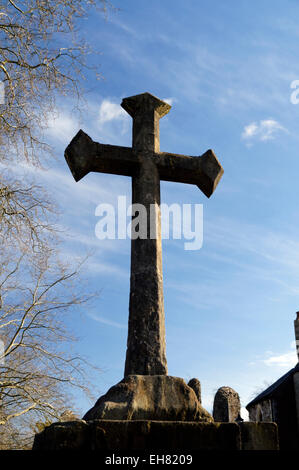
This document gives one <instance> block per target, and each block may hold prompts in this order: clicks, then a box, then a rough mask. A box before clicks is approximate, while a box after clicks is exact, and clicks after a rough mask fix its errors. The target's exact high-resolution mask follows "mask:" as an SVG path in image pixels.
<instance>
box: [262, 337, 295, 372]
mask: <svg viewBox="0 0 299 470" xmlns="http://www.w3.org/2000/svg"><path fill="white" fill-rule="evenodd" d="M266 354H267V356H268V357H266V358H265V359H262V362H263V363H264V364H265V365H266V366H269V367H272V366H276V367H286V368H291V367H294V366H295V365H296V363H297V362H298V358H297V353H296V344H295V341H292V343H291V344H290V351H287V352H285V353H282V354H273V353H271V352H268V353H266Z"/></svg>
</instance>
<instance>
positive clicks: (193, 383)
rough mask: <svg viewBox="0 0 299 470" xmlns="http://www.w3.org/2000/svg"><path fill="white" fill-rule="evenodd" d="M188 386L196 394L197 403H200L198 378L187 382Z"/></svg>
mask: <svg viewBox="0 0 299 470" xmlns="http://www.w3.org/2000/svg"><path fill="white" fill-rule="evenodd" d="M188 386H189V387H191V388H192V389H193V390H194V392H195V395H196V396H197V400H198V401H199V403H201V385H200V381H199V380H198V379H191V380H189V382H188Z"/></svg>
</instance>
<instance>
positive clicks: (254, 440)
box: [239, 421, 279, 450]
mask: <svg viewBox="0 0 299 470" xmlns="http://www.w3.org/2000/svg"><path fill="white" fill-rule="evenodd" d="M239 426H240V430H241V442H242V450H279V445H278V431H277V424H275V423H252V422H248V421H247V422H244V423H240V424H239Z"/></svg>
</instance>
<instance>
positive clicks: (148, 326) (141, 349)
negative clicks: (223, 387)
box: [122, 95, 170, 376]
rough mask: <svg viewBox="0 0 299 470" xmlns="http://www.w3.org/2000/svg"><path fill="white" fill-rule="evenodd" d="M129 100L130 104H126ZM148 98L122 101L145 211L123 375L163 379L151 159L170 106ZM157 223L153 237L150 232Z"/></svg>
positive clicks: (156, 189)
mask: <svg viewBox="0 0 299 470" xmlns="http://www.w3.org/2000/svg"><path fill="white" fill-rule="evenodd" d="M129 100H130V101H129ZM162 103H163V102H161V101H160V100H157V99H154V100H153V99H152V97H151V96H150V95H138V96H137V97H132V98H128V99H125V100H123V102H122V106H123V108H124V109H125V110H126V111H128V112H129V114H130V115H131V116H132V117H133V152H134V153H135V154H136V156H137V158H138V161H139V162H140V165H139V171H138V173H137V175H135V176H133V177H132V203H133V204H139V203H140V202H141V201H142V204H143V205H144V206H145V209H146V214H147V220H146V227H147V237H146V239H142V238H137V239H133V238H132V241H131V279H130V282H131V288H130V305H129V327H128V341H127V354H126V364H125V376H126V375H129V374H140V375H165V374H167V361H166V343H165V315H164V299H163V273H162V242H161V217H160V176H159V172H158V169H157V166H156V164H155V159H154V158H153V156H154V153H155V152H159V150H160V142H159V119H160V118H161V117H162V116H164V114H166V113H167V112H168V111H169V109H170V106H169V105H167V103H163V105H162V106H161V104H162ZM153 220H154V221H155V238H151V233H150V230H152V229H153Z"/></svg>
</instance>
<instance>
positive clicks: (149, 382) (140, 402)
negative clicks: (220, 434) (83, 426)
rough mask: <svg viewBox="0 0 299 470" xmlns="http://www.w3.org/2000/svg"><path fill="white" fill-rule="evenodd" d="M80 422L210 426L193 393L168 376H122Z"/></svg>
mask: <svg viewBox="0 0 299 470" xmlns="http://www.w3.org/2000/svg"><path fill="white" fill-rule="evenodd" d="M83 419H84V420H85V421H89V420H94V419H109V420H111V419H112V420H156V421H201V422H213V418H212V416H211V415H210V414H209V413H208V412H207V411H206V410H205V409H204V408H203V407H202V406H201V404H200V402H199V400H198V398H197V396H196V394H195V392H194V390H193V389H192V388H191V387H189V386H188V385H187V384H186V383H185V381H184V380H183V379H181V378H179V377H171V376H169V375H128V376H126V377H125V378H124V379H123V380H122V381H121V382H119V383H118V384H117V385H114V386H113V387H111V388H110V390H108V392H107V393H106V395H103V396H102V397H100V398H99V399H98V401H97V402H96V404H95V405H94V407H93V408H91V410H89V411H88V412H87V413H86V415H85V416H84V417H83Z"/></svg>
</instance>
